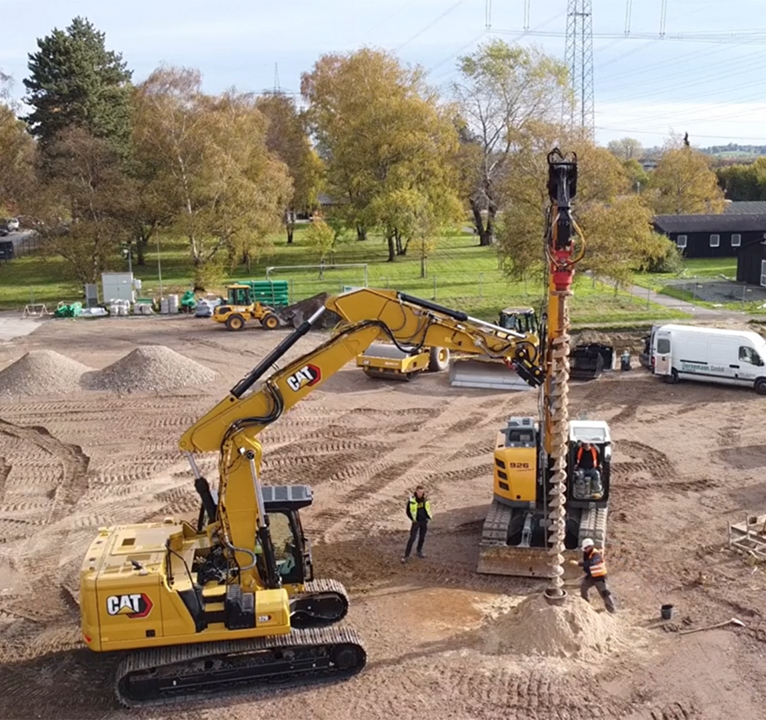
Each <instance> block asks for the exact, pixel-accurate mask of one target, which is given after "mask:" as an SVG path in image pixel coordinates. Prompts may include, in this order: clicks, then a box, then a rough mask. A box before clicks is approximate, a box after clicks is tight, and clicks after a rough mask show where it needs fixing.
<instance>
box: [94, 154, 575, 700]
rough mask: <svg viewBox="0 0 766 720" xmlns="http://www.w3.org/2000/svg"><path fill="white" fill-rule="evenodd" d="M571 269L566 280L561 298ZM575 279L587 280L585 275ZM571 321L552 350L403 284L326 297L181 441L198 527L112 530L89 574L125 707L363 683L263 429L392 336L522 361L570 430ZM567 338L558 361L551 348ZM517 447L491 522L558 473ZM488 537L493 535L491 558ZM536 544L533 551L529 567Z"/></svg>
mask: <svg viewBox="0 0 766 720" xmlns="http://www.w3.org/2000/svg"><path fill="white" fill-rule="evenodd" d="M552 167H553V166H552ZM567 209H568V208H567ZM560 212H561V208H559V213H560ZM555 217H558V215H555ZM559 237H560V236H559ZM551 248H552V249H551V250H550V252H551V254H552V257H554V258H558V260H556V262H558V263H559V264H560V265H562V267H563V265H565V264H566V262H567V261H566V260H565V258H564V254H563V252H562V251H561V250H560V249H558V243H557V242H556V241H555V238H554V242H553V244H552V246H551ZM570 249H571V248H570ZM570 261H571V258H570ZM552 262H553V260H552ZM556 267H557V268H558V266H556ZM570 270H571V268H570ZM562 272H565V271H564V270H562V269H561V268H558V269H557V270H555V271H554V279H553V281H552V282H553V285H552V288H553V289H554V290H555V288H556V287H558V286H559V285H560V284H561V277H560V274H561V273H562ZM566 272H569V280H570V282H571V271H566ZM557 283H558V284H557ZM556 292H558V291H557V290H556ZM325 310H330V311H333V312H335V313H337V314H338V315H339V316H340V317H341V318H342V319H343V321H342V322H341V323H340V324H339V325H338V326H337V327H336V328H335V330H334V332H333V334H332V337H331V338H330V339H329V340H327V341H326V342H324V343H323V344H321V345H320V346H318V347H317V348H315V349H313V350H311V351H309V352H307V353H305V354H304V355H302V356H301V357H299V358H298V359H296V360H293V361H289V362H287V363H286V364H285V365H284V367H282V368H280V369H277V370H274V371H272V369H273V366H274V364H275V363H276V362H277V361H278V360H280V359H281V358H283V357H284V355H285V354H286V353H287V352H288V351H289V350H290V348H292V347H293V346H294V345H295V344H296V343H297V342H298V341H299V340H300V339H301V338H302V337H304V336H305V335H306V334H307V333H308V332H309V331H310V330H311V329H312V327H313V326H314V325H315V324H316V323H317V322H318V320H319V318H320V317H321V315H322V314H323V313H324V312H325ZM562 322H563V318H558V319H557V318H554V323H553V324H552V325H549V326H552V328H553V330H552V332H551V333H550V335H551V338H552V339H550V340H547V341H546V340H545V338H543V339H541V338H540V337H538V336H537V335H535V334H533V333H518V332H515V331H513V330H510V329H506V328H502V327H499V326H497V325H494V324H492V323H487V322H484V321H482V320H478V319H476V318H472V317H470V316H469V315H467V314H466V313H464V312H460V311H456V310H451V309H449V308H446V307H443V306H441V305H438V304H436V303H433V302H429V301H427V300H423V299H420V298H417V297H413V296H411V295H407V294H405V293H400V292H396V291H393V290H373V289H356V290H352V291H350V292H346V293H343V294H340V295H337V296H335V297H331V298H329V299H328V300H326V301H325V304H324V306H323V307H321V308H320V309H319V310H318V311H317V312H315V313H314V314H313V315H312V316H311V317H310V318H309V319H307V320H306V321H304V322H303V323H302V324H301V325H300V326H299V327H298V328H297V329H296V330H295V331H294V332H293V333H291V334H290V335H289V336H288V337H287V338H285V339H284V340H283V341H282V342H280V343H279V345H277V347H276V348H275V349H274V350H273V351H272V352H270V353H269V354H268V355H267V356H266V357H265V358H264V359H263V360H262V361H261V362H260V363H259V364H258V365H257V366H256V367H255V368H254V369H253V370H252V371H251V372H250V373H249V374H248V375H246V376H245V377H244V378H243V379H242V380H241V381H240V382H239V383H238V384H237V385H236V386H235V387H234V388H232V389H231V391H230V392H229V394H228V395H227V396H226V397H225V398H224V399H223V400H222V401H221V402H219V403H218V404H217V405H216V406H215V407H214V408H212V409H211V410H210V411H209V412H208V413H207V414H206V415H204V416H203V417H202V418H200V419H199V420H198V421H197V422H196V423H195V424H194V425H193V426H192V427H191V428H189V429H188V430H187V431H186V432H185V433H184V435H183V436H182V438H181V440H180V443H179V447H180V449H181V451H182V452H183V453H185V455H186V457H187V459H188V461H189V464H190V467H191V470H192V473H193V475H194V478H195V481H194V482H195V489H196V491H197V493H198V494H199V496H200V499H201V509H200V513H199V517H198V519H197V522H196V525H194V524H192V523H190V522H187V521H185V520H174V519H172V518H167V519H165V520H164V521H163V522H156V523H144V524H136V525H122V526H115V527H111V528H103V529H101V530H99V534H98V536H97V537H96V538H95V539H94V541H93V542H92V544H91V546H90V548H89V550H88V552H87V554H86V556H85V559H84V561H83V564H82V569H81V578H80V607H81V627H82V634H83V636H84V639H85V642H86V644H87V646H88V647H89V648H90V649H91V650H93V651H95V652H115V653H119V654H121V655H122V657H121V660H120V662H119V664H118V666H117V676H116V680H115V693H116V695H117V698H118V700H119V701H120V702H121V703H122V704H123V705H126V706H129V707H134V706H143V705H152V704H156V703H165V702H168V701H171V700H173V699H188V698H193V697H197V696H199V695H200V694H206V693H214V692H219V691H223V690H228V691H235V690H236V689H237V688H245V689H247V688H248V687H250V686H252V685H254V684H260V683H270V682H279V683H289V682H299V683H304V682H309V681H313V680H317V679H328V680H330V679H341V678H344V677H349V676H351V675H354V674H356V673H358V672H359V671H360V670H361V669H362V668H363V667H364V666H365V663H366V651H365V648H364V645H363V642H362V641H361V639H360V638H359V636H358V634H357V633H356V631H355V630H354V629H352V628H349V627H345V626H337V625H336V624H337V623H339V622H340V621H341V620H343V618H344V617H345V616H346V613H347V611H348V595H347V593H346V590H345V588H344V587H343V586H342V584H341V583H339V582H337V581H334V580H332V579H315V577H314V568H313V561H312V553H311V545H310V542H309V540H308V538H306V536H305V534H304V531H303V526H302V524H301V519H300V511H301V510H302V509H304V508H306V507H308V506H309V505H311V503H312V493H311V489H310V488H309V487H308V486H306V485H288V486H274V485H264V484H263V482H262V479H261V458H262V446H261V443H260V442H259V440H258V435H259V434H260V433H261V432H262V431H263V430H264V429H265V428H266V427H268V426H269V425H270V424H271V423H273V422H276V421H277V420H278V419H279V418H280V417H281V416H282V415H283V414H284V413H285V412H287V411H288V410H290V408H292V407H293V406H294V405H295V404H296V403H298V402H300V401H301V400H303V399H304V398H305V397H306V396H307V395H309V394H310V393H311V392H312V391H313V390H316V389H317V388H319V387H321V385H322V384H323V383H324V382H325V381H326V380H327V379H328V378H329V377H331V376H332V375H333V374H334V373H336V372H337V371H338V370H340V369H341V368H342V367H343V366H344V365H346V364H347V363H348V362H349V361H352V360H354V359H355V358H357V357H358V356H359V355H360V353H362V352H364V351H365V350H366V349H367V348H368V347H369V346H370V345H371V344H372V343H373V342H375V341H377V340H386V341H389V342H391V343H392V344H393V345H395V346H396V347H398V348H399V349H400V350H401V351H402V352H407V353H411V352H419V351H421V350H422V349H424V348H433V347H437V348H446V349H448V350H450V351H454V352H459V353H465V354H468V355H474V356H480V357H487V358H491V359H495V360H497V361H500V362H504V363H506V364H508V365H511V366H512V367H513V368H514V369H515V371H516V372H517V373H518V375H519V376H520V377H522V378H523V379H524V380H525V382H527V383H529V384H530V385H532V386H533V387H540V386H541V385H543V384H545V393H544V398H550V399H552V404H551V408H553V411H552V412H551V413H550V417H551V418H553V419H554V420H556V422H560V421H561V418H560V413H559V414H557V411H556V410H555V407H556V398H557V394H556V393H557V389H556V385H555V383H556V377H555V376H552V375H551V373H555V372H557V370H556V357H558V355H557V352H558V350H557V349H560V342H561V341H563V340H564V339H565V337H566V333H565V332H564V333H563V334H562V333H561V332H560V328H561V323H562ZM541 340H542V341H541ZM551 343H552V348H551V351H550V352H547V354H545V355H544V354H543V352H542V348H545V347H546V346H547V345H548V344H551ZM270 371H271V372H270ZM269 373H270V374H269ZM553 432H555V427H553ZM504 437H507V438H508V442H506V443H505V444H504V445H503V447H500V446H499V447H498V448H497V450H496V465H497V463H498V459H499V458H503V462H506V467H505V469H504V472H505V476H503V475H500V474H496V477H495V495H496V498H497V496H498V495H499V494H500V492H499V491H501V490H502V492H503V493H506V494H507V493H509V492H510V493H511V495H513V493H518V494H519V497H511V498H510V500H511V504H510V505H508V504H504V502H503V501H499V500H497V499H496V500H495V502H493V506H492V508H493V510H492V511H491V512H490V517H493V516H492V512H494V511H496V510H497V507H498V505H500V506H502V507H503V508H506V507H511V508H514V509H515V505H513V503H517V502H522V500H523V502H524V503H525V504H526V505H525V510H526V511H527V512H532V513H533V515H534V513H538V514H539V512H540V507H539V504H540V503H539V500H540V497H541V493H543V495H542V497H543V498H544V497H545V495H544V492H545V489H546V488H547V478H548V474H549V473H548V468H549V466H548V465H547V464H546V463H547V462H548V459H549V458H550V457H554V456H555V450H556V448H555V447H553V451H552V452H542V453H541V452H539V450H540V448H541V446H539V445H538V446H535V445H534V444H533V445H532V446H531V447H532V448H535V447H536V448H537V451H538V452H537V464H536V467H537V469H538V471H541V469H545V472H544V473H543V476H544V477H541V478H538V483H537V485H538V489H537V490H536V492H535V493H534V497H535V499H534V500H531V499H530V498H532V495H533V493H532V491H531V490H530V483H529V473H528V472H527V471H528V468H527V467H526V466H522V467H518V468H516V467H514V466H513V464H511V462H510V458H513V457H516V456H517V455H518V451H519V447H518V445H516V444H514V442H515V441H514V439H513V437H512V435H511V434H509V433H507V434H506V435H505V436H504ZM554 444H555V438H554ZM529 450H530V446H529V444H528V443H527V444H526V445H525V446H524V451H525V457H527V460H525V461H524V462H526V463H529V462H532V460H531V458H532V457H533V455H531V454H530V453H529ZM206 452H214V453H217V454H218V476H219V478H218V486H217V488H216V489H213V488H212V487H211V486H210V483H209V482H208V480H207V479H206V478H205V477H204V476H203V475H202V474H201V472H200V470H199V466H198V463H197V461H196V459H195V456H196V455H198V454H200V453H206ZM514 462H515V460H514ZM522 465H523V464H522ZM556 468H558V465H556ZM557 471H558V470H557ZM558 479H559V480H560V478H558ZM500 480H502V482H503V483H506V484H507V485H508V488H507V489H506V488H505V487H503V485H502V484H501V483H500ZM559 497H560V496H559ZM503 499H504V501H505V500H508V499H509V498H507V497H506V496H505V495H503ZM559 508H561V504H559ZM543 515H544V512H543ZM560 515H561V513H559V516H560ZM488 522H489V517H488ZM516 522H517V521H516V515H514V514H513V513H512V517H511V518H510V520H509V523H508V524H507V525H506V527H505V530H506V532H505V535H504V541H502V540H501V539H500V537H499V533H500V530H501V529H502V528H501V524H502V523H499V522H495V523H494V525H495V530H494V531H495V533H498V535H497V536H496V537H493V538H492V546H491V548H490V550H491V551H492V552H493V553H497V551H498V550H499V549H500V546H501V545H503V544H504V545H505V549H506V550H509V551H510V552H511V553H512V556H511V558H510V562H511V563H513V562H514V561H515V559H518V554H517V553H514V551H517V550H518V548H516V547H515V546H514V541H515V536H511V535H509V532H508V530H509V528H510V527H511V526H513V527H515V524H514V523H516ZM538 524H539V523H538ZM559 524H560V523H559ZM526 525H527V523H526V521H525V523H524V527H526ZM498 528H499V529H498ZM486 535H487V527H486V526H485V537H484V538H483V540H482V551H484V550H485V549H486V548H484V545H485V544H486V543H485V539H486ZM532 536H533V537H532V541H531V542H530V543H529V548H534V551H535V552H537V553H538V554H539V552H540V551H541V550H542V551H543V554H544V555H549V554H550V552H551V550H550V548H551V547H552V546H551V545H549V544H548V543H547V542H543V543H542V544H540V543H539V542H537V544H535V543H536V541H535V538H536V537H537V536H536V535H535V533H534V532H533V533H532ZM529 548H526V547H525V546H523V548H522V550H521V552H522V556H521V562H522V565H524V564H525V563H527V562H528V560H529ZM554 549H555V548H554ZM517 564H518V563H517ZM517 570H520V572H514V571H511V572H505V573H504V574H525V572H524V567H520V568H517ZM495 571H496V570H495ZM551 572H553V573H554V574H555V571H554V570H552V571H551Z"/></svg>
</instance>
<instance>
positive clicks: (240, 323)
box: [213, 285, 281, 330]
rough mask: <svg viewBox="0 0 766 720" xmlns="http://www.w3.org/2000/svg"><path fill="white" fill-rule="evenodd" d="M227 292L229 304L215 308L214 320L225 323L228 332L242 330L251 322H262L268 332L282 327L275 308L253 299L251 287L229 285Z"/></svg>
mask: <svg viewBox="0 0 766 720" xmlns="http://www.w3.org/2000/svg"><path fill="white" fill-rule="evenodd" d="M227 291H228V299H227V302H226V303H225V304H222V305H218V306H216V307H215V308H213V320H215V322H218V323H223V324H224V325H225V326H226V329H227V330H242V329H243V328H244V327H245V325H246V324H247V322H248V321H249V320H250V321H252V320H254V321H257V322H260V324H261V326H262V327H264V328H266V330H276V329H277V328H278V327H279V326H280V325H281V321H280V319H279V316H278V315H277V314H276V313H275V312H274V309H273V308H270V307H269V306H268V305H264V304H262V303H261V302H259V301H257V300H255V301H254V300H253V299H252V296H251V292H252V291H251V288H250V286H249V285H229V286H228V287H227Z"/></svg>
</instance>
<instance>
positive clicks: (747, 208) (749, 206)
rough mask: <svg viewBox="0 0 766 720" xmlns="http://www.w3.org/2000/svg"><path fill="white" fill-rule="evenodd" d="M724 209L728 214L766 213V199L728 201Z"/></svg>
mask: <svg viewBox="0 0 766 720" xmlns="http://www.w3.org/2000/svg"><path fill="white" fill-rule="evenodd" d="M723 211H724V213H725V214H727V215H766V201H763V200H735V201H733V202H727V203H726V207H724V209H723Z"/></svg>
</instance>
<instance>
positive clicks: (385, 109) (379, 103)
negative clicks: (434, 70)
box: [301, 49, 459, 262]
mask: <svg viewBox="0 0 766 720" xmlns="http://www.w3.org/2000/svg"><path fill="white" fill-rule="evenodd" d="M301 92H302V93H303V95H304V97H305V98H306V99H307V100H308V101H309V103H310V105H309V109H308V111H307V117H308V118H309V121H310V123H311V126H312V128H313V130H314V133H315V135H316V138H317V140H318V148H319V152H320V155H321V156H322V159H323V160H324V163H325V167H326V178H327V190H328V193H329V194H330V196H332V197H333V198H335V199H336V200H337V201H338V205H337V208H336V209H335V211H334V212H335V213H336V215H339V216H341V217H342V218H343V220H344V222H345V224H346V226H347V227H349V228H356V230H357V236H358V238H359V239H360V240H361V239H364V237H365V236H366V232H367V230H368V229H372V228H375V227H377V228H380V229H381V230H382V231H383V233H384V235H385V238H386V242H387V243H388V260H389V261H390V262H393V261H394V260H395V258H396V256H397V255H404V254H405V253H406V252H407V248H408V243H409V242H410V241H415V240H416V239H419V238H431V240H429V241H427V242H426V244H424V245H423V244H421V254H422V253H427V252H428V250H427V248H428V247H430V245H429V243H431V242H432V241H433V238H435V237H436V234H435V233H436V231H437V229H438V228H439V227H441V226H442V225H444V224H447V223H450V222H453V221H454V220H455V218H456V216H457V215H459V202H458V200H457V195H456V185H457V177H456V168H455V163H454V161H453V159H454V156H455V153H456V152H457V149H458V143H457V132H456V130H455V127H454V124H453V123H452V121H451V117H450V115H449V114H448V113H447V112H445V111H444V110H442V109H441V108H440V105H439V102H438V97H437V95H436V93H435V92H434V91H433V90H431V89H430V88H428V87H427V86H426V85H425V83H424V82H423V71H422V70H421V69H420V68H409V67H404V66H402V65H401V64H400V63H399V61H398V60H397V59H396V58H395V57H394V56H393V55H391V54H389V53H385V52H381V51H377V50H370V49H363V50H359V51H357V52H353V53H350V54H347V55H324V56H322V57H321V58H320V59H319V60H318V61H317V63H316V64H315V66H314V68H313V70H312V71H311V72H310V73H306V74H304V76H303V78H302V83H301ZM424 248H425V249H424Z"/></svg>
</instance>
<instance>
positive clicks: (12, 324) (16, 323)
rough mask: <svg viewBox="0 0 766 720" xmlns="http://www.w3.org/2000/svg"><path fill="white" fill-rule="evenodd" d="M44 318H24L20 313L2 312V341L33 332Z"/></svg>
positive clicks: (0, 332)
mask: <svg viewBox="0 0 766 720" xmlns="http://www.w3.org/2000/svg"><path fill="white" fill-rule="evenodd" d="M43 322H45V321H44V320H43V321H41V320H30V319H22V318H20V317H19V313H10V312H3V313H0V342H3V341H4V340H14V339H16V338H18V337H22V336H24V335H29V334H30V333H33V332H34V331H35V330H37V328H39V327H40V325H41V324H42V323H43Z"/></svg>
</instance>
